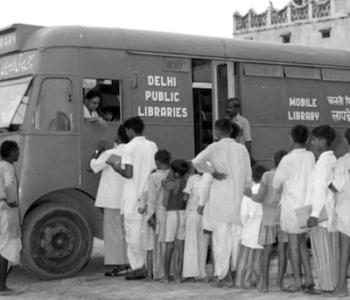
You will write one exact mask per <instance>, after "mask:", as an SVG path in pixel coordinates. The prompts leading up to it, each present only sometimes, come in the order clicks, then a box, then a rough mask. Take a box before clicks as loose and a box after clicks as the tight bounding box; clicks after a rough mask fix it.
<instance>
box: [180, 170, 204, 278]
mask: <svg viewBox="0 0 350 300" xmlns="http://www.w3.org/2000/svg"><path fill="white" fill-rule="evenodd" d="M201 180H202V176H201V175H199V174H194V175H191V176H190V177H189V178H188V180H187V183H186V187H185V189H184V193H185V198H186V199H187V205H186V213H185V228H186V232H185V250H184V262H183V270H182V272H183V277H184V278H190V277H194V278H204V277H205V276H206V272H205V262H206V251H205V249H204V247H205V244H206V243H205V236H204V232H203V220H202V216H201V215H200V214H198V212H197V208H198V204H199V198H200V184H201Z"/></svg>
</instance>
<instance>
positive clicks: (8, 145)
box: [0, 140, 19, 158]
mask: <svg viewBox="0 0 350 300" xmlns="http://www.w3.org/2000/svg"><path fill="white" fill-rule="evenodd" d="M17 149H19V147H18V144H17V143H16V142H15V141H10V140H6V141H4V142H3V143H2V144H1V146H0V155H1V157H2V158H8V157H10V155H11V153H12V151H14V150H17Z"/></svg>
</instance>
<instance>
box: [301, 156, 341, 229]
mask: <svg viewBox="0 0 350 300" xmlns="http://www.w3.org/2000/svg"><path fill="white" fill-rule="evenodd" d="M336 163H337V159H336V157H335V155H334V153H333V151H326V152H323V153H322V154H321V155H320V157H319V158H318V160H317V162H316V164H315V167H314V169H313V170H312V172H311V175H310V180H309V186H308V190H307V195H306V204H307V205H308V204H311V205H312V211H311V216H312V217H316V218H319V216H320V214H321V211H322V209H323V208H324V207H325V208H326V211H327V215H328V221H324V222H321V223H319V226H321V227H324V228H327V229H328V231H331V232H334V231H336V229H335V224H334V193H333V192H332V191H331V190H330V189H329V187H328V186H329V184H330V183H331V182H332V179H333V170H334V168H335V165H336Z"/></svg>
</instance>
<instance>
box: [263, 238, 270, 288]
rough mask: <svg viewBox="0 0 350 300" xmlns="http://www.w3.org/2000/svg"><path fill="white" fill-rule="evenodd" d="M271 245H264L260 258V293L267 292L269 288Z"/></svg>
mask: <svg viewBox="0 0 350 300" xmlns="http://www.w3.org/2000/svg"><path fill="white" fill-rule="evenodd" d="M271 252H272V244H271V245H265V246H264V249H263V251H262V256H261V291H262V292H267V291H268V287H269V269H270V257H271Z"/></svg>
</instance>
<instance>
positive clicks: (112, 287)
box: [0, 239, 344, 300]
mask: <svg viewBox="0 0 350 300" xmlns="http://www.w3.org/2000/svg"><path fill="white" fill-rule="evenodd" d="M103 273H104V267H103V242H102V241H101V240H97V239H96V240H95V242H94V251H93V255H92V259H91V261H90V263H89V264H88V265H87V267H86V268H85V269H84V270H83V271H82V272H81V273H80V274H78V276H76V277H73V278H68V279H63V280H53V281H40V280H38V279H36V278H34V277H32V276H30V275H29V274H27V273H26V271H25V270H23V269H22V268H21V267H16V268H15V269H14V270H13V271H12V272H11V274H10V277H9V281H8V285H9V286H10V287H11V288H14V289H15V290H16V291H18V292H19V293H17V294H14V295H11V296H2V297H0V299H25V300H40V299H45V300H46V299H55V300H56V299H57V300H61V299H62V300H70V299H84V300H90V299H91V300H95V299H101V300H102V299H106V300H107V299H108V300H109V299H118V300H126V299H147V300H148V299H149V300H158V299H169V300H170V299H179V300H182V299H191V300H197V299H198V300H199V299H200V300H209V299H230V300H231V299H266V300H274V299H276V300H280V299H295V300H299V299H300V300H302V299H319V298H321V297H320V296H319V295H318V296H309V295H305V294H303V293H294V294H289V293H282V292H279V291H278V290H277V288H276V287H274V286H272V287H271V288H270V292H269V293H266V294H262V293H260V292H258V291H256V290H243V289H232V288H221V289H218V288H213V287H211V286H210V285H209V284H207V283H199V282H192V283H181V284H175V283H172V284H168V285H166V284H162V283H160V282H146V281H126V280H124V278H123V277H117V278H107V277H104V275H103ZM272 273H273V274H272V282H274V278H275V273H276V261H273V266H272ZM288 280H289V281H290V279H287V283H288ZM331 299H336V298H331ZM342 299H344V298H342Z"/></svg>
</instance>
